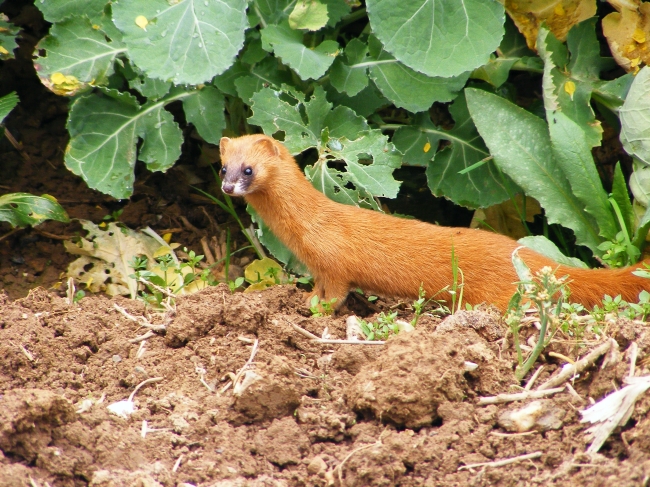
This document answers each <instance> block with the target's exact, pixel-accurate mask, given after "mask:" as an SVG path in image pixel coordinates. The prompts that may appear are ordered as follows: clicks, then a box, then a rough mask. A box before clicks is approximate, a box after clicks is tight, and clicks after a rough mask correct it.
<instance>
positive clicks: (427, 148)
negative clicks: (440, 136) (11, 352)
mask: <svg viewBox="0 0 650 487" xmlns="http://www.w3.org/2000/svg"><path fill="white" fill-rule="evenodd" d="M423 150H424V153H425V154H426V153H427V152H429V151H430V150H431V144H430V143H429V142H427V143H426V144H424V149H423Z"/></svg>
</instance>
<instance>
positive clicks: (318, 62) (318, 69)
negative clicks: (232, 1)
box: [262, 22, 339, 80]
mask: <svg viewBox="0 0 650 487" xmlns="http://www.w3.org/2000/svg"><path fill="white" fill-rule="evenodd" d="M302 37H303V34H302V32H300V31H297V30H293V29H292V28H291V27H289V24H288V23H285V22H283V23H282V24H279V25H269V26H268V27H266V28H264V29H263V30H262V45H263V46H264V48H265V49H267V50H271V49H272V50H273V52H275V54H276V56H279V57H280V58H282V61H283V62H284V63H285V64H287V65H288V66H289V67H291V69H293V70H294V71H295V72H296V73H298V76H300V78H301V79H303V80H309V79H318V78H320V77H321V76H323V75H324V74H325V72H326V71H327V69H328V68H329V67H330V66H331V65H332V63H333V62H334V58H335V57H336V56H337V55H338V53H339V44H338V42H336V41H332V40H327V41H323V42H321V43H320V44H319V45H318V46H316V47H314V48H309V47H307V46H305V45H304V44H303V40H302Z"/></svg>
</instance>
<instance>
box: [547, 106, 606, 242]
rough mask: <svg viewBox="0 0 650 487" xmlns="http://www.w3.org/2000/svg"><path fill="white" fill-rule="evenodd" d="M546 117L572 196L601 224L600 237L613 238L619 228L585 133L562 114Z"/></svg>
mask: <svg viewBox="0 0 650 487" xmlns="http://www.w3.org/2000/svg"><path fill="white" fill-rule="evenodd" d="M547 116H548V126H549V131H550V135H551V145H552V148H553V155H554V156H555V160H556V161H557V163H558V165H559V167H560V168H561V169H562V171H563V172H564V174H565V177H566V178H567V179H568V181H569V184H570V185H571V189H572V190H573V194H574V195H575V196H576V197H577V198H578V199H579V200H580V201H582V203H583V205H584V207H585V210H586V211H587V212H588V213H589V214H590V215H591V216H593V217H594V219H595V220H596V222H597V223H598V228H599V229H600V235H601V236H602V237H604V238H605V239H607V240H611V239H613V238H614V237H616V234H617V233H618V228H617V225H616V221H615V220H614V215H613V213H612V210H611V205H610V204H609V201H608V200H607V194H606V193H605V190H604V189H603V184H602V182H601V181H600V176H599V175H598V171H597V169H596V164H595V163H594V158H593V156H592V155H591V147H590V146H589V143H588V142H587V138H586V136H585V133H584V131H583V130H582V128H580V127H579V126H578V125H577V124H576V123H575V122H574V121H573V120H571V119H570V118H569V117H568V116H567V115H565V114H564V112H562V111H559V110H558V111H556V112H555V113H551V114H548V115H547Z"/></svg>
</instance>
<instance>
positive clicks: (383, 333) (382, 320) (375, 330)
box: [359, 311, 399, 341]
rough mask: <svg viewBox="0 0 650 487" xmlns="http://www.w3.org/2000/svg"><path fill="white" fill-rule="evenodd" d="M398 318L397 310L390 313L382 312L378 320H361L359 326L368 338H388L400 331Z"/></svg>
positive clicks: (371, 339) (370, 339)
mask: <svg viewBox="0 0 650 487" xmlns="http://www.w3.org/2000/svg"><path fill="white" fill-rule="evenodd" d="M396 319H397V311H393V312H392V313H388V314H386V313H384V312H381V313H379V316H377V321H376V322H368V321H364V320H359V326H360V327H361V331H362V332H363V334H364V335H365V336H366V339H367V340H369V341H373V340H386V339H387V338H388V337H389V336H391V335H396V334H397V333H399V326H398V325H397V323H396Z"/></svg>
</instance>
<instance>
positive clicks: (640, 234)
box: [632, 207, 650, 249]
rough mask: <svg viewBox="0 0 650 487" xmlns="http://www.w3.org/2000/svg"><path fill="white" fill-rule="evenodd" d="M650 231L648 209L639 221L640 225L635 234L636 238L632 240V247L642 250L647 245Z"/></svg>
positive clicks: (649, 213) (649, 208)
mask: <svg viewBox="0 0 650 487" xmlns="http://www.w3.org/2000/svg"><path fill="white" fill-rule="evenodd" d="M649 230H650V207H648V208H647V209H646V211H645V213H644V214H643V215H642V216H641V219H640V220H639V225H638V227H637V229H636V231H635V232H634V238H633V239H632V245H634V246H635V247H636V248H638V249H642V248H643V245H644V244H645V239H646V236H647V235H648V231H649Z"/></svg>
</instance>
